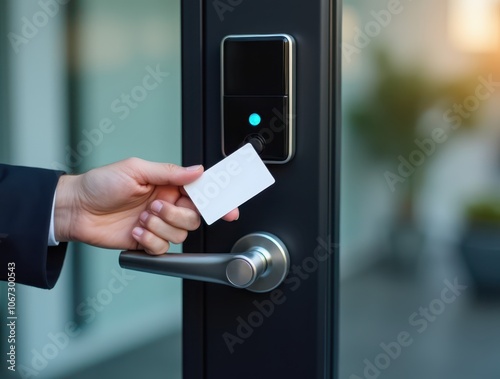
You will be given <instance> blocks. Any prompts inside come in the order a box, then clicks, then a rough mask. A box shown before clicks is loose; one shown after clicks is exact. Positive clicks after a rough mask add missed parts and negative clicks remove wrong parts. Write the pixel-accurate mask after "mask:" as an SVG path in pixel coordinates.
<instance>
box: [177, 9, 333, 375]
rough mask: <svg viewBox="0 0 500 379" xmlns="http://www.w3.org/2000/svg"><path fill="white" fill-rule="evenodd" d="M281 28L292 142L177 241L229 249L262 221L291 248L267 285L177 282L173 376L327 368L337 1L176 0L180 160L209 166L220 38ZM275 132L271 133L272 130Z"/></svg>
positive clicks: (216, 148) (323, 371)
mask: <svg viewBox="0 0 500 379" xmlns="http://www.w3.org/2000/svg"><path fill="white" fill-rule="evenodd" d="M276 33H286V34H288V35H290V36H292V37H293V38H294V39H295V42H296V94H297V96H296V108H295V110H296V111H295V112H294V114H293V117H294V121H295V124H296V141H295V142H296V151H295V156H294V158H293V159H292V160H291V161H290V162H288V163H286V164H282V165H272V164H269V165H268V168H269V170H270V171H271V173H272V175H273V176H274V177H275V179H276V183H275V184H274V185H273V186H272V187H271V188H270V189H268V190H266V191H265V192H263V193H261V194H260V195H259V196H257V197H255V198H253V199H252V200H250V201H249V202H248V203H246V204H244V205H243V206H242V207H241V209H240V210H241V217H240V219H239V220H238V221H237V222H235V223H231V224H228V223H223V222H219V223H215V224H213V225H211V226H206V225H205V226H203V227H202V228H201V229H200V230H199V231H197V232H196V233H195V234H193V235H191V236H190V238H189V239H188V240H187V241H186V243H185V244H184V252H185V253H186V252H205V253H224V252H229V251H230V250H231V249H232V247H233V245H234V244H235V243H236V241H237V240H239V239H240V238H241V237H244V236H246V235H248V234H251V233H255V232H267V233H271V234H273V235H275V236H277V237H279V238H280V239H281V240H282V241H283V243H284V244H285V245H286V247H287V248H288V251H289V254H290V260H291V265H290V272H289V275H288V277H287V278H286V279H285V281H284V282H283V283H282V284H281V285H280V286H279V287H278V288H277V289H275V290H274V291H271V292H268V293H254V292H250V291H246V290H241V289H235V288H231V287H229V286H222V285H218V284H211V283H203V282H195V281H189V280H186V281H184V287H183V291H184V293H183V299H184V309H183V349H184V350H183V360H184V365H183V369H184V378H189V379H202V378H203V379H209V378H217V379H223V378H262V379H264V378H265V379H267V378H269V379H270V378H311V379H312V378H333V377H335V375H336V374H335V367H336V350H337V349H336V340H337V332H336V326H337V323H338V319H337V295H338V284H337V283H338V222H337V215H338V202H337V195H338V184H339V182H338V172H339V169H338V157H339V150H338V142H339V136H338V130H339V123H338V116H339V111H338V110H339V107H338V103H339V102H338V100H339V98H338V90H339V76H338V68H339V67H338V48H339V43H338V36H339V4H338V2H336V1H331V0H313V1H303V0H302V1H301V0H275V1H272V2H270V1H266V0H253V1H242V0H237V1H236V0H232V1H231V0H227V1H201V0H200V1H189V2H188V1H184V2H183V3H182V49H183V52H182V70H183V84H182V89H183V101H182V102H183V114H182V116H183V163H184V164H185V165H190V164H195V163H199V162H203V163H204V165H205V167H207V168H208V167H210V166H212V165H214V164H215V163H217V162H219V161H220V160H221V159H222V158H223V154H222V146H221V104H220V101H221V100H220V93H221V85H220V83H221V73H220V72H221V59H220V49H221V42H222V40H223V39H224V38H225V37H226V36H228V35H241V34H244V35H248V34H276ZM278 133H279V132H278Z"/></svg>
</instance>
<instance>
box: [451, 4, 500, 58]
mask: <svg viewBox="0 0 500 379" xmlns="http://www.w3.org/2000/svg"><path fill="white" fill-rule="evenodd" d="M449 4H450V7H449V12H450V13H449V32H450V38H451V41H452V43H453V45H454V46H455V47H456V48H458V49H460V51H463V52H466V53H492V52H496V51H497V50H498V48H499V46H500V27H499V21H500V17H499V1H497V0H450V1H449Z"/></svg>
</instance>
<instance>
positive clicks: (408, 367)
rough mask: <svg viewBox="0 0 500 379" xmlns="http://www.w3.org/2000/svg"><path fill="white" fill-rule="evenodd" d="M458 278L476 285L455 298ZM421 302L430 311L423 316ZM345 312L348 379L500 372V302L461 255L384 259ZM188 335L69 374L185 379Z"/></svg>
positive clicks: (357, 285) (350, 283) (357, 281)
mask: <svg viewBox="0 0 500 379" xmlns="http://www.w3.org/2000/svg"><path fill="white" fill-rule="evenodd" d="M499 273H500V268H499ZM446 281H447V282H446ZM455 281H456V283H455V284H458V285H459V286H463V285H465V284H467V285H468V288H466V289H461V290H460V289H458V287H457V288H454V290H455V291H456V293H459V294H460V296H455V298H453V297H454V296H453V292H451V291H446V290H445V288H447V287H449V286H452V287H453V286H454V282H455ZM443 291H445V292H446V293H445V295H446V296H445V299H446V301H447V303H445V302H444V301H442V300H441V301H440V299H441V295H442V293H443ZM421 307H422V309H425V308H428V309H429V310H428V313H427V314H424V313H422V315H420V314H419V313H418V312H420V311H421ZM415 312H417V313H415ZM340 313H341V322H340V331H341V336H340V376H339V378H340V379H360V378H361V379H378V378H381V379H382V378H383V379H448V378H453V379H498V378H500V301H498V299H497V298H491V297H490V298H478V297H477V296H476V293H475V291H474V290H473V287H472V286H471V285H470V284H469V283H468V277H467V273H466V271H465V270H464V268H463V267H462V266H461V265H460V262H459V260H458V259H457V257H456V256H454V255H453V254H448V255H442V254H441V255H439V254H436V255H433V256H432V255H429V256H428V257H424V258H423V259H420V260H419V261H418V263H416V264H413V265H411V267H401V266H397V265H396V266H395V265H394V264H384V265H380V266H379V267H376V268H373V269H372V270H370V271H369V272H365V273H363V274H360V275H357V276H356V277H352V278H350V279H349V280H347V281H344V282H343V283H342V285H341V310H340ZM426 317H427V318H426ZM411 320H412V321H411ZM180 338H181V336H180V335H176V336H169V337H168V338H162V339H160V340H158V341H155V342H153V343H151V344H150V345H148V346H142V347H140V348H138V349H137V350H136V351H132V352H130V353H128V354H127V355H124V356H120V357H117V358H115V359H114V360H111V361H108V362H105V363H103V364H100V365H98V366H95V367H92V368H89V369H87V370H86V371H84V372H80V373H78V374H74V375H71V377H70V378H69V377H68V378H64V379H91V378H92V379H101V378H102V379H104V378H114V377H117V376H116V375H117V374H118V375H119V376H118V377H121V378H122V379H132V378H140V379H148V378H166V379H181V373H180V372H178V371H176V370H175V369H174V367H177V366H178V364H176V362H179V360H180V359H181V352H180V351H178V350H179V349H170V350H172V351H169V349H168V346H179V340H180ZM384 349H385V350H386V351H387V352H386V351H385V350H384ZM174 350H175V351H174ZM137 362H141V364H140V365H138V364H137ZM297 379H299V378H297ZM300 379H302V378H300ZM304 379H307V378H304Z"/></svg>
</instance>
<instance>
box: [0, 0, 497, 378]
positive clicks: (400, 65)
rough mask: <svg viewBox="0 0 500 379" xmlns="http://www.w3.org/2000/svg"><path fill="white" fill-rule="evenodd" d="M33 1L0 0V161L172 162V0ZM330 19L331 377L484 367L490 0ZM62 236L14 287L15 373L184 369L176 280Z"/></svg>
mask: <svg viewBox="0 0 500 379" xmlns="http://www.w3.org/2000/svg"><path fill="white" fill-rule="evenodd" d="M48 3H52V2H49V1H47V2H44V1H42V2H40V3H39V2H32V1H27V0H22V1H20V0H4V1H2V2H0V32H1V34H2V35H3V36H7V38H2V39H1V40H0V67H1V70H0V161H2V162H6V163H12V164H18V165H31V166H40V167H47V168H56V169H63V170H66V171H67V172H71V173H78V172H83V171H86V170H88V169H90V168H92V167H96V166H100V165H103V164H106V163H110V162H114V161H117V160H120V159H123V158H126V157H129V156H139V157H142V158H145V159H151V160H159V161H169V162H173V163H178V164H180V162H181V151H180V138H181V137H180V132H181V123H180V106H181V104H180V91H181V87H180V79H181V72H180V1H178V0H176V1H172V0H142V1H137V0H71V1H70V2H69V3H68V4H67V5H60V6H58V7H56V8H50V7H47V6H46V4H48ZM343 30H344V33H343V45H342V65H343V69H342V113H343V123H342V133H343V137H342V172H341V177H342V181H341V277H342V278H341V303H340V314H341V320H340V351H339V353H340V378H349V379H352V378H354V379H356V378H372V379H373V378H398V379H401V378H404V379H413V378H415V379H417V378H419V379H421V378H424V377H425V378H427V379H434V378H435V379H443V378H450V377H452V378H455V379H476V378H483V379H488V378H498V377H500V363H499V357H500V301H499V299H500V233H499V230H500V125H499V122H500V121H499V120H500V106H499V104H500V0H420V1H410V0H401V1H395V0H391V1H387V0H383V1H382V0H370V1H368V0H364V1H362V0H358V1H355V0H346V1H344V10H343ZM157 69H160V71H162V72H165V73H166V74H165V76H164V77H161V78H159V79H158V81H157V84H158V85H157V86H155V88H154V89H151V90H146V91H145V90H143V89H141V88H138V87H141V85H142V82H143V79H144V77H145V76H146V75H148V73H149V72H150V71H151V70H153V71H155V70H157ZM167 74H168V75H167ZM497 83H498V84H497ZM166 121H168V122H166ZM108 122H111V123H112V124H113V132H112V133H104V132H102V127H101V126H102V125H105V124H107V123H108ZM100 128H101V129H100ZM99 130H101V132H99ZM40 141H43V146H44V148H43V149H40V147H39V146H40ZM71 250H72V251H70V252H69V254H68V259H67V260H66V262H65V267H64V270H63V273H62V277H61V279H60V282H59V283H58V285H57V286H56V288H55V289H53V290H51V291H43V290H38V289H34V288H28V287H22V286H20V287H18V290H19V292H20V293H19V297H18V313H19V314H20V315H22V318H21V319H20V320H19V321H18V322H19V324H18V328H17V332H18V336H19V338H20V341H19V342H18V346H19V348H20V351H19V352H18V362H17V363H18V368H19V369H20V370H21V371H20V372H18V373H17V374H18V375H17V376H16V375H12V376H11V377H37V378H55V379H66V378H68V379H69V378H72V379H87V378H93V379H100V378H110V377H121V378H124V379H128V378H136V377H139V376H140V377H142V378H144V379H146V378H157V377H167V378H169V379H170V378H171V379H180V378H181V328H182V325H181V317H182V315H181V281H180V280H178V279H174V278H165V277H155V276H153V275H147V274H141V273H135V272H134V273H133V274H131V276H127V277H123V276H120V273H121V270H120V269H119V267H118V263H117V262H118V260H117V256H118V252H117V251H99V249H96V248H92V247H88V246H83V245H78V244H73V245H72V246H71ZM176 251H181V247H180V246H177V247H176ZM118 277H119V278H120V279H118V280H119V282H120V283H121V284H122V290H121V291H120V292H119V293H116V294H112V295H111V296H109V293H110V292H109V291H108V290H107V289H108V288H109V285H110V281H111V280H113V278H118ZM4 288H5V284H4V283H0V291H2V292H3V291H4ZM443 294H446V296H444V295H443ZM3 302H5V299H4V297H2V298H1V299H0V317H4V315H3V314H1V312H5V311H6V306H5V304H2V303H3ZM68 328H70V329H71V328H73V329H74V328H76V331H77V332H75V334H78V335H77V336H74V337H72V338H71V339H70V340H68V341H66V340H65V339H64V338H62V337H61V333H63V332H65V331H67V330H68ZM0 333H5V328H0ZM402 333H403V334H404V333H406V334H407V335H409V338H410V339H411V343H407V345H408V346H402V345H401V344H399V348H397V347H395V346H396V345H395V344H394V342H395V341H398V336H400V335H401V334H402ZM0 337H1V338H2V341H3V340H4V338H3V337H2V336H1V335H0ZM55 341H57V343H59V345H57V343H56V342H55ZM51 344H55V345H57V346H58V348H57V350H55V351H52V350H50V349H47V346H49V345H51ZM388 346H389V347H388ZM390 347H392V350H391V349H390ZM0 349H2V355H3V356H4V350H5V344H3V343H2V344H1V346H0ZM388 351H389V352H388ZM383 354H385V355H386V356H390V359H389V361H387V360H384V357H383ZM391 354H392V356H391ZM44 356H45V357H47V356H50V359H44V358H43V357H44ZM5 363H6V362H5V361H4V360H2V361H1V362H0V371H1V372H2V375H1V377H2V378H3V377H4V373H8V371H7V370H6V367H5ZM145 369H146V370H145ZM23 370H24V371H23ZM30 370H31V371H30ZM19 374H23V375H22V376H21V375H19ZM6 375H7V374H6ZM5 377H8V376H5Z"/></svg>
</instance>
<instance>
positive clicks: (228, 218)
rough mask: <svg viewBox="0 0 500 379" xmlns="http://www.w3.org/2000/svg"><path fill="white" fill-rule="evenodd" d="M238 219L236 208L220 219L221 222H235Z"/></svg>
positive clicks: (238, 214) (238, 213)
mask: <svg viewBox="0 0 500 379" xmlns="http://www.w3.org/2000/svg"><path fill="white" fill-rule="evenodd" d="M239 218H240V210H239V209H238V208H236V209H233V210H232V211H231V212H229V213H228V214H227V215H225V216H224V217H222V219H223V220H225V221H229V222H232V221H237V220H238V219H239Z"/></svg>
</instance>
